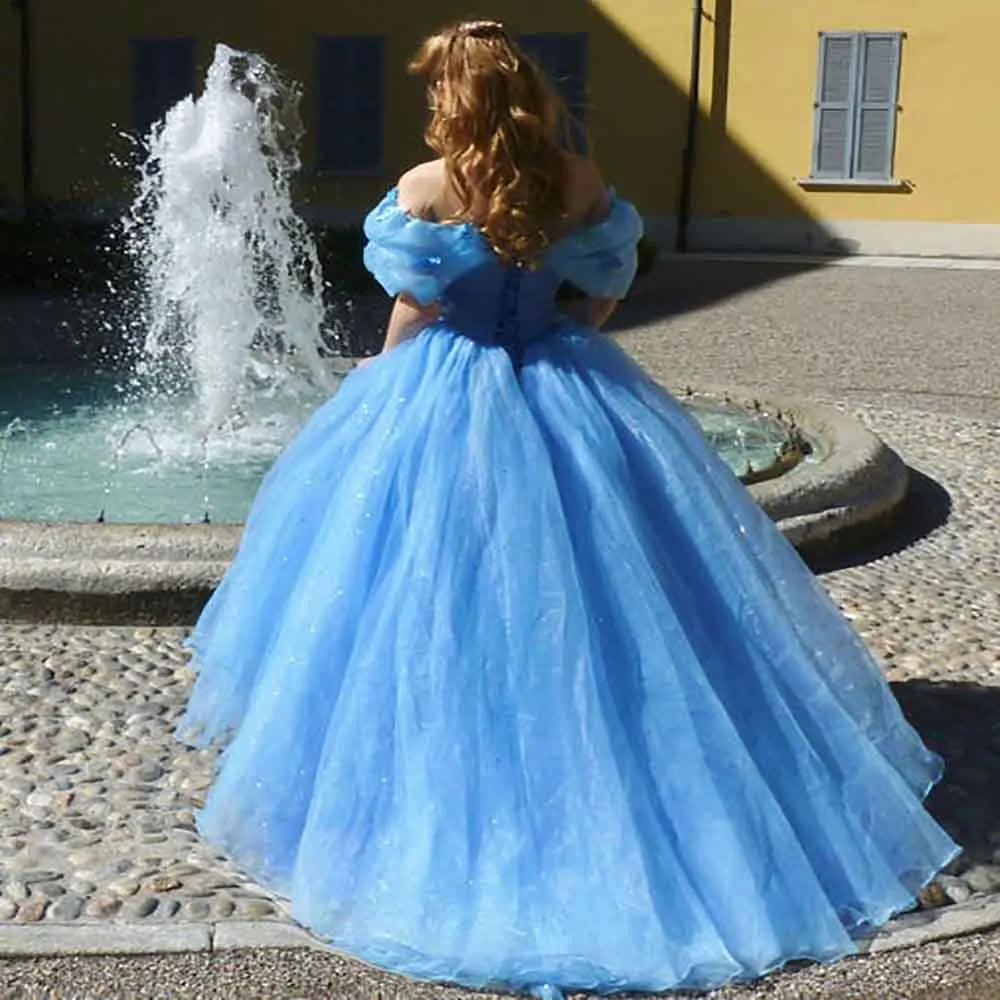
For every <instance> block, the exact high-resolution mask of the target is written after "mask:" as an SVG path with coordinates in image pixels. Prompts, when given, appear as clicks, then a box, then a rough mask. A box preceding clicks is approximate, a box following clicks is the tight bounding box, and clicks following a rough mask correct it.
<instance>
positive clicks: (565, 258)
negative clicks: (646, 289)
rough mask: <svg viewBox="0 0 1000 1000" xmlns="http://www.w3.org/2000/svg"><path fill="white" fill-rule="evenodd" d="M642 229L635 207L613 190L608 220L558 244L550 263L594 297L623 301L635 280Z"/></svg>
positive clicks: (563, 276)
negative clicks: (621, 299)
mask: <svg viewBox="0 0 1000 1000" xmlns="http://www.w3.org/2000/svg"><path fill="white" fill-rule="evenodd" d="M642 228H643V227H642V218H641V217H640V215H639V213H638V212H637V211H636V209H635V206H634V205H632V203H631V202H628V201H625V199H623V198H619V197H618V196H617V195H616V194H615V193H614V192H613V191H612V192H611V208H610V211H609V212H608V215H607V217H606V218H605V219H604V220H603V221H602V222H598V223H597V224H595V225H593V226H588V227H587V228H586V229H582V230H580V231H579V232H578V233H574V234H573V235H571V236H568V237H567V238H566V239H564V240H561V241H560V242H559V243H557V244H556V245H555V246H554V247H553V248H552V252H551V254H550V256H549V264H550V265H551V267H552V268H553V270H554V271H555V272H556V273H557V274H558V275H559V277H560V278H562V279H563V281H568V282H570V283H571V284H573V285H576V287H577V288H579V289H580V290H581V291H582V292H585V293H586V294H587V295H589V296H591V297H592V298H609V299H612V298H613V299H620V298H622V297H623V296H624V295H625V293H626V292H627V291H628V289H629V286H630V285H631V284H632V280H633V278H635V272H636V268H637V267H638V251H637V246H638V243H639V238H640V237H641V236H642Z"/></svg>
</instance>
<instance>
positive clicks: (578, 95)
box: [518, 32, 587, 150]
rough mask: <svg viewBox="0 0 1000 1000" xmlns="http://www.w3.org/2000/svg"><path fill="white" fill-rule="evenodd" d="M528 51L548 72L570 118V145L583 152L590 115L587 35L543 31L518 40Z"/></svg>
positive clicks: (522, 36)
mask: <svg viewBox="0 0 1000 1000" xmlns="http://www.w3.org/2000/svg"><path fill="white" fill-rule="evenodd" d="M518 41H519V42H520V43H521V45H523V46H524V49H525V51H526V52H527V53H528V55H530V56H531V57H532V58H534V59H535V61H536V62H538V64H539V65H540V66H541V67H542V69H544V70H545V72H546V74H547V75H548V77H549V79H550V80H551V81H552V84H553V86H554V87H555V88H556V90H557V91H558V93H559V96H560V97H561V98H562V99H563V101H564V102H565V104H566V108H567V109H568V111H569V113H570V116H571V123H570V129H571V134H570V136H569V138H568V145H569V146H570V147H572V148H573V149H577V150H582V149H584V148H585V146H586V143H585V140H584V131H583V124H584V122H585V120H586V116H587V35H586V34H585V33H584V32H576V33H572V34H560V33H556V32H542V33H537V34H531V35H521V36H520V37H519V38H518Z"/></svg>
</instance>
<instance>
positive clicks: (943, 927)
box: [0, 893, 1000, 958]
mask: <svg viewBox="0 0 1000 1000" xmlns="http://www.w3.org/2000/svg"><path fill="white" fill-rule="evenodd" d="M996 927H1000V893H997V894H995V895H991V896H983V897H980V898H978V899H970V900H969V901H968V902H965V903H955V904H953V905H950V906H946V907H942V908H940V909H936V910H921V911H918V912H915V913H907V914H903V915H902V916H899V917H896V918H895V919H894V920H890V921H889V922H888V923H887V924H885V926H884V927H883V928H882V929H881V930H880V931H878V932H877V933H875V934H873V935H872V936H870V937H867V938H862V939H861V940H859V941H858V951H859V953H860V954H867V955H875V954H879V953H882V952H889V951H899V950H901V949H903V948H915V947H919V946H920V945H924V944H929V943H930V942H932V941H942V940H945V939H948V938H956V937H964V936H965V935H967V934H979V933H982V932H983V931H988V930H992V929H993V928H996ZM248 948H293V949H294V948H326V945H325V944H324V943H323V942H322V941H320V940H319V939H318V938H316V937H314V936H313V935H312V934H310V933H309V931H307V930H306V929H305V928H303V927H300V926H299V925H298V924H295V923H292V922H290V921H284V920H220V921H213V922H209V921H184V922H178V923H156V924H139V923H125V922H123V921H113V920H112V921H102V922H100V923H97V922H94V923H83V922H79V921H77V922H74V923H62V924H60V923H56V922H53V921H45V922H43V923H39V924H13V923H0V958H15V957H23V958H38V957H43V956H54V955H151V954H164V953H172V952H204V951H211V952H218V951H235V950H239V949H248Z"/></svg>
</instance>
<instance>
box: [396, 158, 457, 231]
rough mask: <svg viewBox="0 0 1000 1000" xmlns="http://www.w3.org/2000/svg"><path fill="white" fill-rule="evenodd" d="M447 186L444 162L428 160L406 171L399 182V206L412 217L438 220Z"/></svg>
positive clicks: (397, 187)
mask: <svg viewBox="0 0 1000 1000" xmlns="http://www.w3.org/2000/svg"><path fill="white" fill-rule="evenodd" d="M444 184H445V170H444V160H428V161H427V162H425V163H418V164H417V165H416V166H415V167H411V168H410V169H409V170H407V171H406V173H405V174H403V175H402V177H400V178H399V181H398V182H397V185H396V189H397V193H398V195H399V204H400V206H401V207H402V208H404V209H406V211H407V212H409V213H410V214H411V215H415V216H417V217H418V218H422V219H434V218H436V214H437V213H436V208H435V206H436V205H437V204H438V202H439V201H440V198H441V192H442V190H443V189H444Z"/></svg>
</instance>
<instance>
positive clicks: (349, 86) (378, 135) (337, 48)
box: [316, 35, 385, 173]
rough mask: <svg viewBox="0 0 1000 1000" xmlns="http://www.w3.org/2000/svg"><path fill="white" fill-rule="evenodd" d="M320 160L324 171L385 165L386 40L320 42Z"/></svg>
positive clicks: (359, 170)
mask: <svg viewBox="0 0 1000 1000" xmlns="http://www.w3.org/2000/svg"><path fill="white" fill-rule="evenodd" d="M316 81H317V90H318V94H317V105H318V123H317V125H318V127H317V135H316V142H317V160H318V163H317V165H318V167H319V169H320V170H327V171H333V172H338V173H375V172H377V171H378V170H380V169H381V167H382V155H383V118H384V105H385V38H384V37H383V36H381V35H333V36H325V37H321V38H317V40H316Z"/></svg>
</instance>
